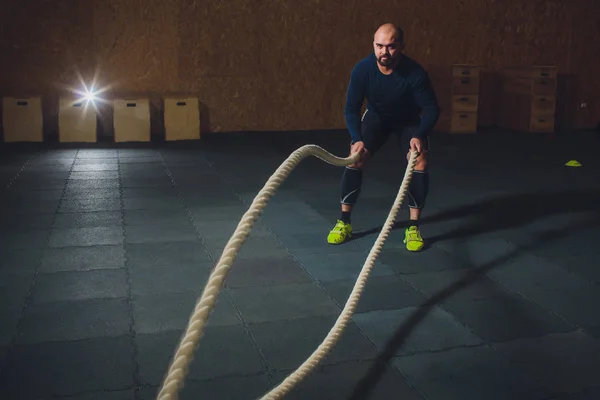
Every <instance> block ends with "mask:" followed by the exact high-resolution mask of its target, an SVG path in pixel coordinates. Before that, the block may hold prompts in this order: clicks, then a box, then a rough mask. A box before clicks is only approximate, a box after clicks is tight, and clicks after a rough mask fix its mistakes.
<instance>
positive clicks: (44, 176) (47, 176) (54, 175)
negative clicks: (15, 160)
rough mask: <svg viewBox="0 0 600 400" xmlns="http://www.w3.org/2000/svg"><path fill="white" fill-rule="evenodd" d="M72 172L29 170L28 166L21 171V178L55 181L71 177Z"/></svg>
mask: <svg viewBox="0 0 600 400" xmlns="http://www.w3.org/2000/svg"><path fill="white" fill-rule="evenodd" d="M70 175H71V173H70V172H69V171H51V170H50V171H48V170H45V171H28V170H27V168H26V169H24V170H23V171H21V173H19V179H27V180H30V179H31V180H37V181H40V182H41V181H46V180H47V181H53V180H57V181H58V180H66V179H69V176H70Z"/></svg>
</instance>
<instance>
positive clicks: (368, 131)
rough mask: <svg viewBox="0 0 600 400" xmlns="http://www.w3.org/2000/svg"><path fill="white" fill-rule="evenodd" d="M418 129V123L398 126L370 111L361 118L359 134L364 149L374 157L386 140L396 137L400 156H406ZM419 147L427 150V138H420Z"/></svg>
mask: <svg viewBox="0 0 600 400" xmlns="http://www.w3.org/2000/svg"><path fill="white" fill-rule="evenodd" d="M418 129H419V123H412V124H399V123H394V122H388V121H386V120H384V119H382V118H380V117H379V115H377V114H376V113H375V112H373V111H371V110H367V111H365V113H364V114H363V116H362V122H361V126H360V134H361V136H362V140H363V143H364V144H365V149H367V150H368V151H369V153H370V154H371V156H372V155H374V154H375V153H377V152H378V151H379V149H381V147H382V146H383V145H384V144H385V143H386V142H387V140H388V138H389V137H390V136H391V135H393V136H396V139H397V140H398V143H399V144H400V149H401V151H402V154H404V155H406V154H408V152H409V151H410V140H411V139H412V138H413V137H414V136H413V133H414V132H415V131H416V130H418ZM421 147H422V149H423V150H429V138H428V137H427V136H425V137H423V138H421Z"/></svg>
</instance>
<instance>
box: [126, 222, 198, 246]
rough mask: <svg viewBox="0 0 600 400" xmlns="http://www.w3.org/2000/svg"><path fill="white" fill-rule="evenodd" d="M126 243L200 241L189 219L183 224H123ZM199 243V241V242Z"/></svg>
mask: <svg viewBox="0 0 600 400" xmlns="http://www.w3.org/2000/svg"><path fill="white" fill-rule="evenodd" d="M124 231H125V242H126V243H128V244H129V243H160V242H198V243H199V242H200V239H199V237H198V233H197V232H196V230H195V228H194V225H192V223H191V222H190V221H188V222H187V223H185V224H181V223H176V222H166V223H160V224H146V225H125V227H124ZM199 244H200V243H199Z"/></svg>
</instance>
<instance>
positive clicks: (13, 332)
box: [0, 304, 23, 347]
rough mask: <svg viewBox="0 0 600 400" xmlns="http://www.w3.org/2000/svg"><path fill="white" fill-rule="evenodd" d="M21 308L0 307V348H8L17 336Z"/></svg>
mask: <svg viewBox="0 0 600 400" xmlns="http://www.w3.org/2000/svg"><path fill="white" fill-rule="evenodd" d="M22 310H23V307H22V306H7V305H4V304H2V305H0V327H2V329H0V346H6V347H8V346H9V345H10V344H11V343H12V341H13V339H14V338H15V337H16V336H17V328H18V326H19V325H18V324H19V319H20V318H21V312H22Z"/></svg>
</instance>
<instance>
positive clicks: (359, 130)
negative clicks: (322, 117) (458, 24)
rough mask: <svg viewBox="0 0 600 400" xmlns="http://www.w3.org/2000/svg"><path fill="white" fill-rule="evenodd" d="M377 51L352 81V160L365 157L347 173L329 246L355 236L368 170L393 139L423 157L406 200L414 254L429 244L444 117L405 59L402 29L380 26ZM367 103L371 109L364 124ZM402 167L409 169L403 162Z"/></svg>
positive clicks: (425, 81) (420, 72)
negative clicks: (429, 208)
mask: <svg viewBox="0 0 600 400" xmlns="http://www.w3.org/2000/svg"><path fill="white" fill-rule="evenodd" d="M373 47H374V53H373V54H371V55H370V56H367V57H366V58H364V59H362V60H361V61H359V62H358V63H357V64H356V65H355V67H354V68H353V70H352V73H351V77H350V84H349V86H348V93H347V97H346V107H345V111H344V114H345V117H346V124H347V126H348V130H349V131H350V136H351V150H350V154H354V153H361V158H360V160H359V161H358V162H357V163H355V164H352V165H349V166H348V167H346V168H345V169H344V173H343V175H342V185H341V186H342V195H341V201H340V202H341V208H342V214H341V217H340V219H339V220H338V221H337V223H336V225H335V227H334V228H333V230H331V232H330V233H329V236H328V237H327V241H328V242H329V243H330V244H341V243H344V242H346V241H347V240H348V239H350V237H351V236H352V225H351V218H350V215H351V212H352V207H353V206H354V205H355V204H356V202H357V200H358V196H359V194H360V190H361V185H362V175H363V168H364V166H365V164H366V163H367V161H368V160H369V159H370V158H371V157H373V156H374V155H375V154H376V153H377V151H378V150H379V149H380V148H381V146H383V144H384V143H385V142H386V141H387V139H388V137H389V136H390V135H391V134H393V135H395V136H396V137H397V138H398V140H399V142H400V147H401V149H402V152H403V155H404V154H405V155H406V157H407V160H408V158H410V152H411V151H416V152H418V154H419V156H418V158H417V163H416V166H415V172H414V174H413V176H412V180H411V183H410V185H409V193H408V196H407V197H408V205H409V208H410V224H409V227H408V228H407V229H406V231H405V238H404V243H405V244H406V248H407V249H408V250H409V251H420V250H421V249H422V248H423V244H424V243H423V238H422V237H421V233H420V230H419V217H420V215H421V210H422V209H423V207H424V206H425V199H426V197H427V193H428V189H429V179H428V172H427V159H428V157H427V155H428V150H429V143H428V133H429V131H430V130H431V129H432V128H433V127H434V125H435V124H436V122H437V120H438V117H439V108H438V104H437V99H436V96H435V93H434V91H433V88H432V87H431V84H430V81H429V77H428V75H427V73H426V72H425V70H424V69H423V68H422V67H421V66H420V65H418V64H417V63H416V62H415V61H413V60H412V59H410V58H409V57H407V56H406V55H404V54H402V51H403V50H404V34H403V32H402V30H401V29H400V28H398V27H396V26H394V25H392V24H384V25H382V26H380V27H379V29H377V31H376V32H375V35H374V43H373ZM365 98H366V100H367V107H366V111H365V113H364V114H363V115H362V118H361V115H360V113H361V107H362V104H363V101H364V100H365ZM402 163H403V164H401V165H404V166H406V165H407V164H406V161H404V159H402ZM399 168H400V165H399Z"/></svg>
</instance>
